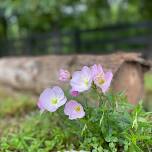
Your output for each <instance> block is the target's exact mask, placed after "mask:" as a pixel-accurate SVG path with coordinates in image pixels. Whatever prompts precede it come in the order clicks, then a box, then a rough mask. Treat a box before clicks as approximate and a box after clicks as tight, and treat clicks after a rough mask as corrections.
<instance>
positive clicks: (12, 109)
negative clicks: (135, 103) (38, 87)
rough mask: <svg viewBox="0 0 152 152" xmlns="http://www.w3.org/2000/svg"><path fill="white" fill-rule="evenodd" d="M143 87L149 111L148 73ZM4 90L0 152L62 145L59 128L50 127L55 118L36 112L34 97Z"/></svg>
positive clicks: (151, 105) (0, 92) (63, 137)
mask: <svg viewBox="0 0 152 152" xmlns="http://www.w3.org/2000/svg"><path fill="white" fill-rule="evenodd" d="M145 90H146V97H145V107H146V110H149V111H152V73H148V74H146V75H145ZM8 94H9V93H8V92H5V91H3V90H2V89H0V152H12V151H18V152H33V151H36V149H39V151H38V152H49V151H51V150H52V149H53V147H55V146H56V145H57V146H58V147H59V149H62V148H63V145H65V146H66V144H65V143H66V142H67V141H66V135H65V133H64V132H63V131H62V129H61V128H59V127H55V128H52V126H57V125H56V124H57V123H58V122H57V120H56V119H53V120H56V121H52V120H51V114H50V113H49V114H48V113H45V114H44V115H40V113H39V111H38V109H37V106H36V101H37V100H36V99H35V98H32V97H31V96H25V95H21V94H20V95H12V94H10V95H8ZM54 117H55V116H54ZM54 124H55V125H54ZM50 139H52V140H50ZM42 145H43V149H42V148H41V146H42ZM69 146H71V147H72V145H68V147H69ZM6 149H7V150H6Z"/></svg>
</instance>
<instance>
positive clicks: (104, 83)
mask: <svg viewBox="0 0 152 152" xmlns="http://www.w3.org/2000/svg"><path fill="white" fill-rule="evenodd" d="M91 70H92V77H93V81H94V83H95V85H96V86H98V87H100V88H101V90H102V92H103V93H105V92H106V91H107V90H108V89H109V87H110V84H111V81H112V77H113V74H112V72H111V71H109V72H106V73H105V72H104V71H103V69H102V66H101V65H100V64H99V65H96V64H94V65H93V66H92V67H91Z"/></svg>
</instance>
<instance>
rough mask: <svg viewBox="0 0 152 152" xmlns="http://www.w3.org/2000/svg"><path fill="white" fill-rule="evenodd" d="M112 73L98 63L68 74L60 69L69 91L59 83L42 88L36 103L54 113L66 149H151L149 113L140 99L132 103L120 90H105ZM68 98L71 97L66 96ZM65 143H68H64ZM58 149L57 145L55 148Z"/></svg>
mask: <svg viewBox="0 0 152 152" xmlns="http://www.w3.org/2000/svg"><path fill="white" fill-rule="evenodd" d="M112 77H113V74H112V72H111V71H107V72H105V70H104V69H103V68H102V66H101V65H96V64H95V65H93V66H91V67H87V66H84V67H82V69H81V70H80V71H76V72H74V73H73V74H70V72H69V71H67V70H64V69H61V70H60V72H59V80H60V81H62V82H65V83H69V84H70V86H71V89H70V91H69V95H67V96H66V95H65V93H64V92H63V90H62V89H61V88H60V87H59V86H53V87H51V88H47V89H45V90H44V91H43V92H42V93H41V95H40V98H39V101H38V104H37V105H38V107H39V109H40V111H41V113H43V112H44V111H45V110H46V111H49V112H51V113H52V115H54V112H57V113H58V115H59V118H60V119H59V120H58V121H57V120H54V121H57V124H58V126H60V128H63V131H65V132H66V135H65V138H68V139H69V140H67V143H65V145H66V146H65V145H64V147H65V148H66V149H71V148H74V149H78V150H79V149H83V150H86V151H99V152H100V151H101V152H102V151H103V152H108V151H112V152H116V151H126V152H127V151H131V152H133V151H142V150H147V149H148V150H150V148H151V147H150V145H151V144H152V140H151V136H150V134H151V130H152V128H151V124H152V123H151V121H150V113H145V112H144V111H143V109H142V105H141V103H140V104H139V105H137V106H135V107H133V106H132V105H130V104H129V103H128V102H127V99H126V97H125V96H124V95H123V93H117V94H113V93H108V90H109V87H110V84H111V81H112ZM69 99H70V100H69ZM67 145H68V146H67ZM57 150H58V149H57Z"/></svg>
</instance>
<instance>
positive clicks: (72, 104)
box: [64, 100, 85, 120]
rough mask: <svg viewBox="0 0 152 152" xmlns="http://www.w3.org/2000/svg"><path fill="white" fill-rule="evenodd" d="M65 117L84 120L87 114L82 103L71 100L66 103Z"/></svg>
mask: <svg viewBox="0 0 152 152" xmlns="http://www.w3.org/2000/svg"><path fill="white" fill-rule="evenodd" d="M64 113H65V115H68V116H69V119H71V120H73V119H77V118H83V117H84V116H85V112H84V110H83V107H82V105H81V104H80V103H78V102H76V101H74V100H71V101H69V102H67V103H66V105H65V108H64Z"/></svg>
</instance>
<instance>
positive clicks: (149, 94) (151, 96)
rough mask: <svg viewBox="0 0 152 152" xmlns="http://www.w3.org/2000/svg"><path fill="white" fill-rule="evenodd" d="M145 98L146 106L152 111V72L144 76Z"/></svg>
mask: <svg viewBox="0 0 152 152" xmlns="http://www.w3.org/2000/svg"><path fill="white" fill-rule="evenodd" d="M144 82H145V98H144V106H145V109H146V110H147V111H152V72H150V73H147V74H146V75H145V78H144Z"/></svg>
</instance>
